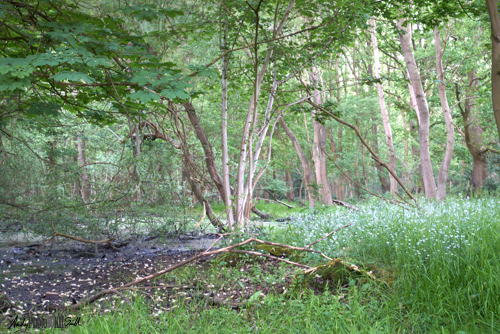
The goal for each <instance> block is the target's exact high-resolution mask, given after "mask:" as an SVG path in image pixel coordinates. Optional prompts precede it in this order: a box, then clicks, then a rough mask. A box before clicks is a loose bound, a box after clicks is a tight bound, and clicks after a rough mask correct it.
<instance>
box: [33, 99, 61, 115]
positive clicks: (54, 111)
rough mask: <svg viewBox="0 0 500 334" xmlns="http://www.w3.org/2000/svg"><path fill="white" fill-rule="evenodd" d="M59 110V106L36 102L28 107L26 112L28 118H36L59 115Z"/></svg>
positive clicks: (51, 103)
mask: <svg viewBox="0 0 500 334" xmlns="http://www.w3.org/2000/svg"><path fill="white" fill-rule="evenodd" d="M60 109H61V105H60V104H57V103H53V102H41V101H37V102H34V103H32V104H31V105H30V107H29V108H28V109H27V110H26V113H27V114H28V117H32V118H33V117H38V116H41V115H46V116H54V117H55V116H57V115H59V110H60Z"/></svg>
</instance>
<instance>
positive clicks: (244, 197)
mask: <svg viewBox="0 0 500 334" xmlns="http://www.w3.org/2000/svg"><path fill="white" fill-rule="evenodd" d="M294 4H295V0H290V2H289V3H288V6H287V8H286V9H285V12H284V14H283V17H282V19H281V21H280V23H279V25H278V26H277V27H276V29H275V30H274V31H273V37H276V36H278V35H279V34H281V31H282V30H283V27H284V25H285V23H286V22H287V20H288V16H289V15H290V12H291V11H292V8H293V6H294ZM256 14H257V22H256V23H257V25H258V13H256ZM256 29H258V26H256ZM257 33H258V30H256V36H257ZM255 48H257V46H256V47H255ZM255 50H257V49H255ZM273 52H274V44H273V43H270V44H269V45H268V47H267V53H266V57H265V59H264V61H263V62H262V66H261V68H260V70H259V71H258V73H257V64H256V65H255V72H256V73H255V78H254V79H255V82H254V91H253V94H252V97H251V98H250V103H249V105H248V111H247V116H246V119H245V123H244V126H243V130H242V136H241V144H240V152H239V159H238V172H237V176H236V221H237V222H238V223H240V224H241V223H243V221H244V220H245V216H248V217H249V215H250V212H251V211H250V208H246V206H247V205H248V200H249V199H248V197H249V195H250V194H249V193H248V191H249V188H246V186H245V174H246V173H245V171H246V165H247V160H248V158H249V154H252V153H253V152H251V149H249V147H250V144H251V135H252V133H253V131H252V129H253V127H254V126H255V122H256V117H257V101H258V98H259V95H260V88H261V85H262V80H263V79H264V75H265V73H266V72H267V69H268V67H269V63H270V61H271V57H272V55H273ZM256 53H257V52H256ZM256 56H257V54H256ZM254 61H257V59H254ZM251 164H252V163H251ZM252 167H253V166H250V168H249V169H250V170H249V171H248V175H251V174H253V171H252V170H251V169H252ZM252 183H253V182H252V179H251V178H249V179H247V185H248V186H251V185H252Z"/></svg>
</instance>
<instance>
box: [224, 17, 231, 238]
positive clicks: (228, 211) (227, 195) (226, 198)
mask: <svg viewBox="0 0 500 334" xmlns="http://www.w3.org/2000/svg"><path fill="white" fill-rule="evenodd" d="M226 38H227V19H226V20H225V21H224V39H223V43H224V44H223V46H222V52H225V50H226V49H227V43H226ZM229 57H230V54H229V55H227V56H224V57H223V58H222V106H221V107H222V112H221V141H222V189H223V192H222V193H221V196H223V197H222V200H223V201H224V205H225V206H226V216H227V225H228V228H229V229H232V227H233V225H234V214H233V208H232V205H233V203H232V200H231V196H230V195H231V184H230V182H229V165H228V163H229V154H228V144H227V69H228V67H229Z"/></svg>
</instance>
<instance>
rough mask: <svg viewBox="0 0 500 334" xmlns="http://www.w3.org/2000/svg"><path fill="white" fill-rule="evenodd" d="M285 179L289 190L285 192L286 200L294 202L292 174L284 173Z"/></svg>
mask: <svg viewBox="0 0 500 334" xmlns="http://www.w3.org/2000/svg"><path fill="white" fill-rule="evenodd" d="M285 179H286V185H287V186H288V189H289V191H287V192H286V199H287V200H288V201H289V202H293V201H294V200H295V194H294V193H293V172H290V171H285Z"/></svg>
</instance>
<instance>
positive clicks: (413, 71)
mask: <svg viewBox="0 0 500 334" xmlns="http://www.w3.org/2000/svg"><path fill="white" fill-rule="evenodd" d="M403 22H404V20H400V21H398V22H397V27H398V29H399V31H400V32H399V41H400V42H401V47H402V49H403V54H404V57H405V62H406V66H407V68H408V73H409V74H410V80H411V84H412V86H413V91H414V92H415V99H416V102H417V105H418V113H419V116H420V120H419V127H418V137H419V142H420V164H421V168H422V178H423V180H424V190H425V197H427V198H429V199H432V198H435V197H436V182H435V180H434V172H433V170H432V163H431V155H430V149H429V146H430V145H429V106H428V104H427V98H426V97H425V92H424V88H423V87H422V81H421V80H420V73H419V72H418V67H417V63H416V62H415V57H414V56H413V50H412V48H411V41H410V36H409V30H410V29H411V28H408V29H407V28H405V27H403ZM402 32H406V33H404V34H403V33H402Z"/></svg>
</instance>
